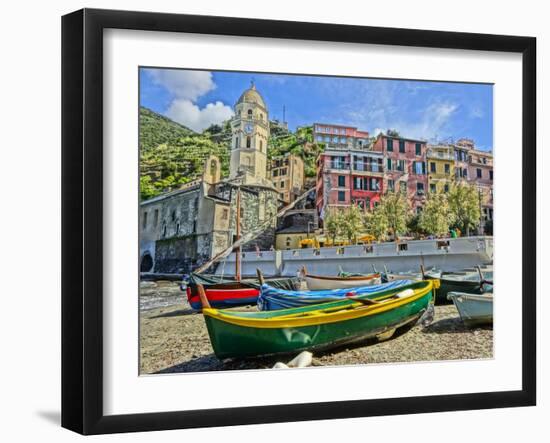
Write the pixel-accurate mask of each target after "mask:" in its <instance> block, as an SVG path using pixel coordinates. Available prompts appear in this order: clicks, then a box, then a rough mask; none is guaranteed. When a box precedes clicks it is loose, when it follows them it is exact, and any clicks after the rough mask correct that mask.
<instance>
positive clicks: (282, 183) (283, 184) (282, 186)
mask: <svg viewBox="0 0 550 443" xmlns="http://www.w3.org/2000/svg"><path fill="white" fill-rule="evenodd" d="M280 186H281V188H284V187H285V181H284V180H281V185H280Z"/></svg>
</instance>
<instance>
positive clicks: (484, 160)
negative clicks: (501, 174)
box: [481, 157, 487, 165]
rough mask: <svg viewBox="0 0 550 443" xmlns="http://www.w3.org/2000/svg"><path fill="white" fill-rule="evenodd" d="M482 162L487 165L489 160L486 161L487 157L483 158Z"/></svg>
mask: <svg viewBox="0 0 550 443" xmlns="http://www.w3.org/2000/svg"><path fill="white" fill-rule="evenodd" d="M481 160H482V163H483V164H484V165H486V164H487V159H486V158H485V157H483V158H482V159H481Z"/></svg>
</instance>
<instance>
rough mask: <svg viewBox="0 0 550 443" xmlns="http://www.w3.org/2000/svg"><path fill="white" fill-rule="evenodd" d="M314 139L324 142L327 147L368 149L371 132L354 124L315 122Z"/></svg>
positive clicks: (332, 148) (331, 148) (317, 141)
mask: <svg viewBox="0 0 550 443" xmlns="http://www.w3.org/2000/svg"><path fill="white" fill-rule="evenodd" d="M313 140H314V141H315V142H316V143H323V144H324V145H325V146H326V149H329V150H334V149H343V150H348V149H359V150H362V149H368V147H369V144H370V143H369V133H368V132H367V131H360V130H358V129H357V128H355V127H353V126H342V125H333V124H326V123H315V124H314V125H313Z"/></svg>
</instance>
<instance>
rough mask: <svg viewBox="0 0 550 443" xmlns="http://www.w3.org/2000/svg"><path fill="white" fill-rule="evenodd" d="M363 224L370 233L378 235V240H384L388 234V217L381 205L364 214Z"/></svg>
mask: <svg viewBox="0 0 550 443" xmlns="http://www.w3.org/2000/svg"><path fill="white" fill-rule="evenodd" d="M363 226H364V227H365V230H366V231H367V233H368V234H370V235H372V236H374V237H376V239H377V240H378V241H384V240H385V239H386V236H387V235H388V229H389V225H388V218H387V217H386V214H385V212H384V209H383V207H382V206H381V205H378V206H376V207H375V208H374V209H373V210H372V211H367V212H365V213H364V215H363Z"/></svg>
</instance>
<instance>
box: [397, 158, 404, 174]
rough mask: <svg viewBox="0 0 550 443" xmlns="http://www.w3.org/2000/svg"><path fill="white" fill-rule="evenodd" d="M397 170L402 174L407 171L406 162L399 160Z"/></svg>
mask: <svg viewBox="0 0 550 443" xmlns="http://www.w3.org/2000/svg"><path fill="white" fill-rule="evenodd" d="M397 170H398V171H401V172H404V171H405V160H397Z"/></svg>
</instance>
